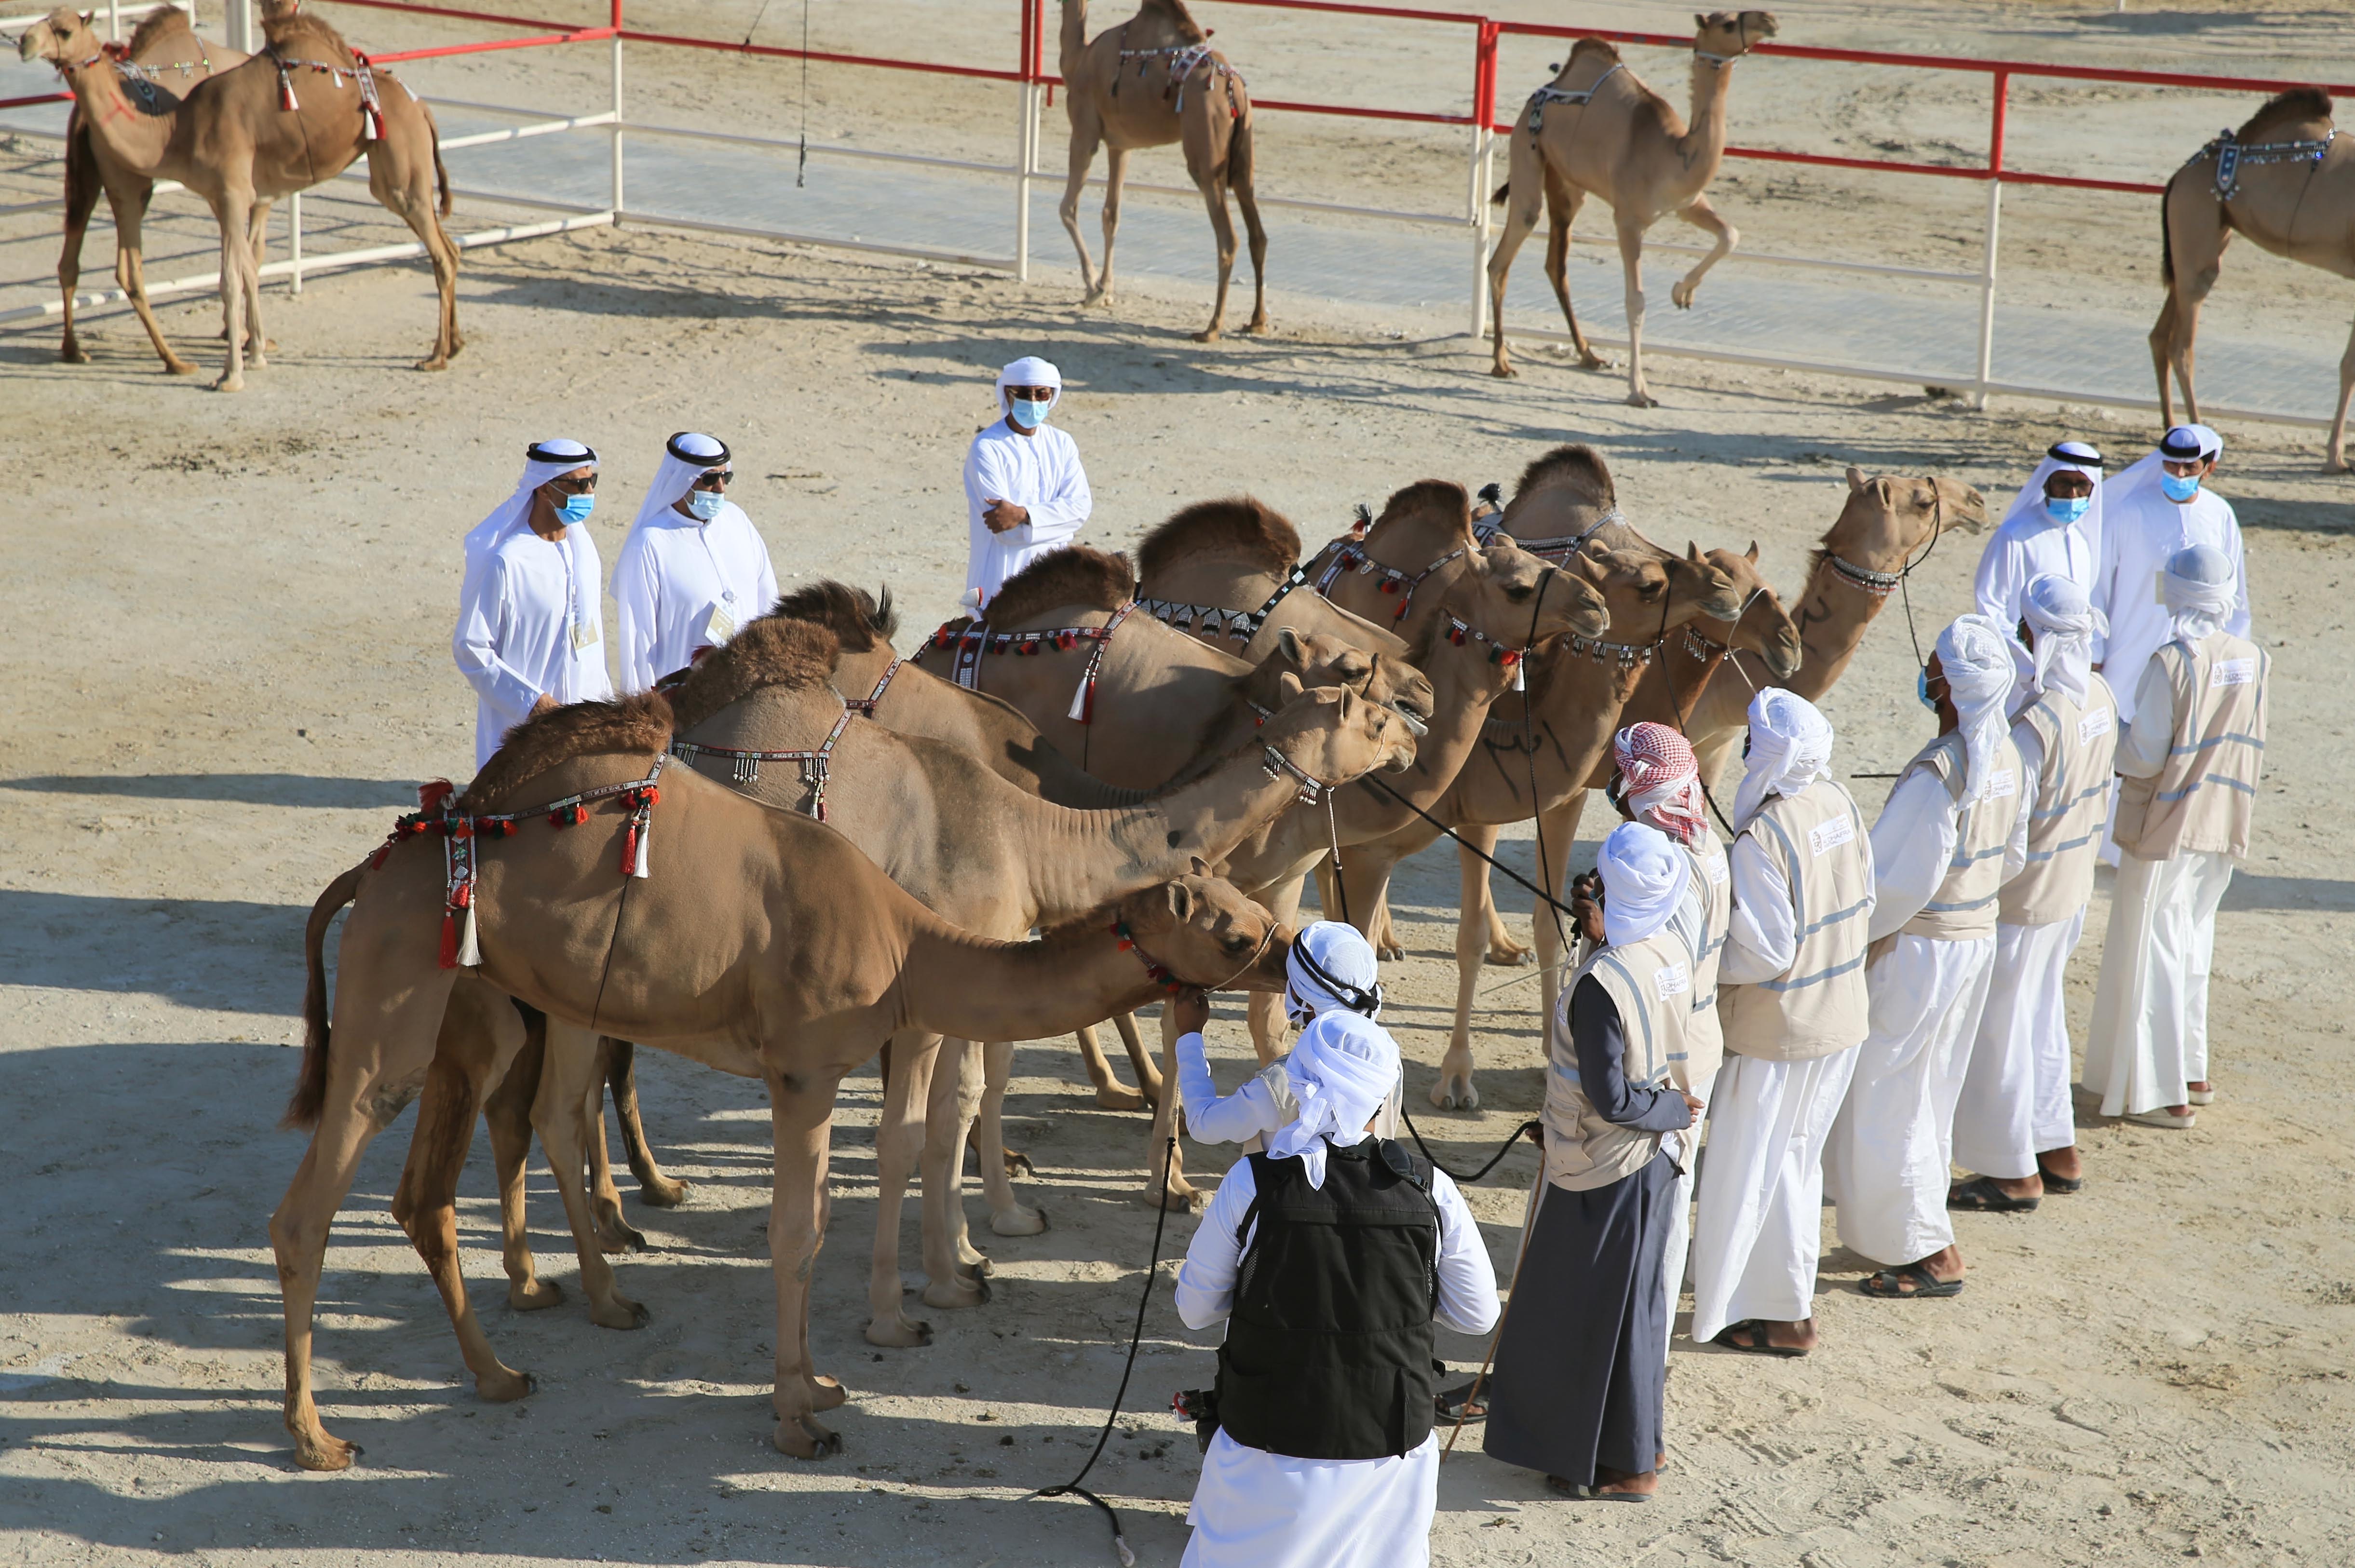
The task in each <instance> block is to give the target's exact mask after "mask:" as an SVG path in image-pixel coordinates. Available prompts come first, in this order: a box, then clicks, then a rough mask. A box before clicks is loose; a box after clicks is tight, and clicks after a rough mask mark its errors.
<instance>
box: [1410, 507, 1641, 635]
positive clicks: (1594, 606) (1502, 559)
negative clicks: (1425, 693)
mask: <svg viewBox="0 0 2355 1568" xmlns="http://www.w3.org/2000/svg"><path fill="white" fill-rule="evenodd" d="M1439 604H1440V608H1441V610H1442V611H1443V612H1444V613H1443V614H1442V615H1440V616H1439V617H1437V618H1435V619H1434V620H1433V622H1432V635H1433V642H1432V644H1431V645H1430V651H1433V652H1435V651H1437V650H1438V649H1439V648H1441V647H1443V646H1444V642H1443V641H1442V640H1441V639H1443V638H1444V637H1445V635H1447V634H1448V633H1449V632H1450V631H1451V630H1452V628H1451V626H1450V625H1449V623H1448V620H1447V617H1448V616H1450V615H1452V616H1454V617H1455V619H1456V620H1458V621H1461V622H1463V623H1464V624H1465V625H1466V626H1469V627H1470V628H1471V629H1472V630H1473V631H1475V632H1477V633H1479V634H1480V635H1482V636H1484V637H1487V639H1488V640H1489V641H1490V642H1491V643H1492V644H1497V645H1502V646H1504V647H1507V648H1514V649H1521V648H1531V647H1535V646H1537V645H1539V644H1540V643H1544V642H1547V641H1550V639H1552V638H1555V637H1560V636H1564V635H1573V634H1574V635H1578V636H1582V637H1592V636H1594V635H1598V634H1600V633H1601V632H1602V631H1603V630H1604V628H1605V627H1607V626H1609V625H1610V624H1611V612H1610V609H1609V607H1608V606H1606V605H1605V604H1604V602H1603V596H1602V595H1601V594H1599V593H1597V592H1594V589H1593V584H1591V583H1590V582H1588V581H1586V579H1585V577H1584V576H1582V574H1580V573H1578V572H1576V571H1560V570H1558V569H1556V568H1555V567H1554V566H1552V565H1551V564H1550V563H1549V562H1547V561H1545V560H1540V559H1539V558H1538V557H1536V556H1534V555H1531V554H1530V553H1529V551H1527V550H1525V549H1522V548H1521V547H1520V546H1518V545H1517V544H1515V543H1514V542H1513V541H1512V540H1510V539H1506V538H1504V537H1503V536H1502V535H1499V536H1498V537H1497V538H1496V539H1491V540H1489V541H1488V543H1487V545H1486V546H1485V547H1484V548H1482V549H1475V550H1472V551H1471V552H1469V553H1468V554H1467V555H1466V556H1465V560H1464V570H1463V571H1460V572H1458V573H1456V574H1455V578H1454V580H1453V581H1450V582H1448V583H1447V585H1446V591H1445V592H1444V593H1442V594H1441V596H1440V600H1439ZM1424 662H1425V663H1428V662H1430V661H1429V656H1428V653H1427V654H1426V656H1425V659H1424Z"/></svg>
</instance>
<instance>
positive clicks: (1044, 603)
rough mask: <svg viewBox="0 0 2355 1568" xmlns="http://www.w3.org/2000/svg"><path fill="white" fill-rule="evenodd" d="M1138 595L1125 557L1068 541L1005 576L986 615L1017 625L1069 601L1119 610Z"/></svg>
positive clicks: (1001, 623)
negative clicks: (1004, 580) (1019, 569)
mask: <svg viewBox="0 0 2355 1568" xmlns="http://www.w3.org/2000/svg"><path fill="white" fill-rule="evenodd" d="M1135 596H1136V573H1135V572H1134V571H1131V570H1130V569H1129V564H1128V558H1127V557H1126V556H1122V555H1114V554H1111V553H1109V552H1107V551H1104V550H1100V549H1090V548H1089V547H1088V546H1086V545H1083V544H1074V545H1065V546H1064V547H1063V548H1062V549H1052V550H1049V551H1048V552H1047V553H1046V554H1045V555H1042V556H1040V557H1039V559H1038V560H1034V561H1032V562H1031V563H1030V564H1029V565H1028V566H1026V567H1024V568H1023V569H1022V570H1021V571H1018V572H1016V573H1015V574H1014V575H1013V576H1011V577H1009V578H1007V580H1006V583H1005V586H1003V587H1001V588H1000V589H998V591H997V592H996V593H993V594H991V595H990V599H989V605H988V608H987V609H986V611H985V612H984V613H983V615H982V619H983V620H985V621H986V622H987V623H988V624H990V625H992V626H1000V627H1004V626H1017V625H1020V624H1022V623H1023V622H1025V621H1028V620H1031V619H1034V618H1035V617H1037V616H1039V615H1043V614H1045V613H1047V612H1048V611H1050V610H1060V609H1061V608H1063V607H1064V606H1065V605H1067V604H1081V605H1085V606H1086V607H1087V608H1089V609H1091V610H1117V609H1119V608H1120V607H1121V606H1122V605H1124V604H1125V603H1128V602H1129V601H1130V600H1131V599H1133V598H1135Z"/></svg>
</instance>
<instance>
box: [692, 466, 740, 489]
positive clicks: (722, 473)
mask: <svg viewBox="0 0 2355 1568" xmlns="http://www.w3.org/2000/svg"><path fill="white" fill-rule="evenodd" d="M735 477H736V470H734V469H733V468H715V469H713V470H712V471H711V472H710V473H709V474H705V475H698V477H697V479H696V481H695V483H694V485H691V486H689V488H691V489H696V490H725V489H726V488H728V482H729V481H730V479H733V478H735Z"/></svg>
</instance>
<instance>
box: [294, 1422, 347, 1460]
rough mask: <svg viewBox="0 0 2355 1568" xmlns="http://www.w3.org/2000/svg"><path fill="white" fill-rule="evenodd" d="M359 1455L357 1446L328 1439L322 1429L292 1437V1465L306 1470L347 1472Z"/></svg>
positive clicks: (333, 1438) (336, 1439)
mask: <svg viewBox="0 0 2355 1568" xmlns="http://www.w3.org/2000/svg"><path fill="white" fill-rule="evenodd" d="M360 1453H361V1449H360V1445H358V1444H357V1443H346V1442H345V1441H344V1440H343V1439H342V1438H340V1437H330V1436H328V1435H327V1434H326V1430H325V1428H324V1427H320V1428H314V1429H313V1430H312V1431H310V1432H307V1433H297V1434H295V1436H294V1463H296V1464H297V1465H300V1466H301V1467H303V1468H304V1469H306V1470H348V1469H350V1468H351V1467H352V1461H353V1460H355V1459H357V1458H358V1457H359V1456H360Z"/></svg>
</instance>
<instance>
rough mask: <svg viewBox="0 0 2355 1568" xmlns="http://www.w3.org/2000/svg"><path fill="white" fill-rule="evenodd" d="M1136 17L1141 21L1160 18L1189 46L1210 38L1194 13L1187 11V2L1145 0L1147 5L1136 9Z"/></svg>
mask: <svg viewBox="0 0 2355 1568" xmlns="http://www.w3.org/2000/svg"><path fill="white" fill-rule="evenodd" d="M1136 16H1137V19H1138V20H1139V21H1143V20H1145V19H1146V18H1147V17H1157V18H1159V19H1160V20H1161V21H1162V22H1164V23H1165V24H1167V26H1168V27H1171V28H1172V29H1174V30H1175V31H1176V32H1177V34H1178V35H1179V36H1180V37H1183V38H1184V39H1185V41H1186V42H1188V43H1189V44H1199V43H1200V42H1202V41H1203V40H1204V39H1206V38H1208V37H1209V36H1210V35H1209V30H1208V29H1206V28H1205V27H1203V26H1202V25H1201V24H1200V23H1199V22H1197V21H1196V20H1194V16H1193V13H1191V12H1189V11H1188V10H1187V9H1186V0H1145V4H1143V5H1139V6H1138V7H1137V8H1136Z"/></svg>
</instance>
